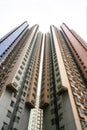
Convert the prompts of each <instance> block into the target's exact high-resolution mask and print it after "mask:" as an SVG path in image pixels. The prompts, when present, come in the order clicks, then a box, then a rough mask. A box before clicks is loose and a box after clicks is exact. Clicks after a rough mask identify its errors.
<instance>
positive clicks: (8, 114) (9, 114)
mask: <svg viewBox="0 0 87 130" xmlns="http://www.w3.org/2000/svg"><path fill="white" fill-rule="evenodd" d="M7 117H9V118H10V117H11V111H9V110H8V113H7Z"/></svg>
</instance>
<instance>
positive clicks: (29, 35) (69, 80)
mask: <svg viewBox="0 0 87 130" xmlns="http://www.w3.org/2000/svg"><path fill="white" fill-rule="evenodd" d="M86 56H87V43H85V41H84V40H83V39H82V38H81V37H80V36H79V35H78V34H77V33H76V32H75V31H73V30H71V29H69V28H68V26H67V25H66V24H65V23H63V24H62V25H61V27H60V29H58V28H57V27H55V26H54V25H51V26H50V32H48V33H45V34H43V33H41V32H40V31H39V26H38V25H37V24H36V25H34V26H32V27H29V25H28V23H27V21H25V22H24V23H22V24H21V25H20V26H18V27H17V28H15V29H13V30H12V31H11V32H9V33H8V34H7V35H5V36H4V37H3V38H2V39H1V40H0V129H1V130H87V88H86V87H87V60H86Z"/></svg>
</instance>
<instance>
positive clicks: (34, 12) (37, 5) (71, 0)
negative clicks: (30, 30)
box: [0, 0, 87, 41]
mask: <svg viewBox="0 0 87 130" xmlns="http://www.w3.org/2000/svg"><path fill="white" fill-rule="evenodd" d="M86 8H87V0H0V38H1V37H2V36H4V35H5V34H6V33H8V32H9V31H11V30H12V29H14V28H15V27H17V26H19V25H20V24H21V23H22V22H24V21H26V20H27V21H28V23H29V25H30V26H32V25H34V24H39V25H40V27H39V30H40V31H41V32H43V33H45V32H48V31H49V30H50V25H52V24H53V25H55V26H57V27H58V28H60V25H61V24H62V22H65V23H66V24H67V25H68V27H69V28H70V29H73V30H75V31H76V32H77V33H78V34H79V35H80V36H81V37H82V38H83V39H84V40H85V41H87V24H86V22H87V12H86V11H87V9H86Z"/></svg>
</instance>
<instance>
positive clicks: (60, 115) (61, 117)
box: [59, 113, 63, 121]
mask: <svg viewBox="0 0 87 130" xmlns="http://www.w3.org/2000/svg"><path fill="white" fill-rule="evenodd" d="M62 119H63V114H62V113H60V114H59V121H61V120H62Z"/></svg>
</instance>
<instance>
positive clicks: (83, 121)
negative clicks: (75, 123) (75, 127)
mask: <svg viewBox="0 0 87 130" xmlns="http://www.w3.org/2000/svg"><path fill="white" fill-rule="evenodd" d="M81 123H82V127H83V129H84V128H87V122H86V121H85V120H82V121H81Z"/></svg>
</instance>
